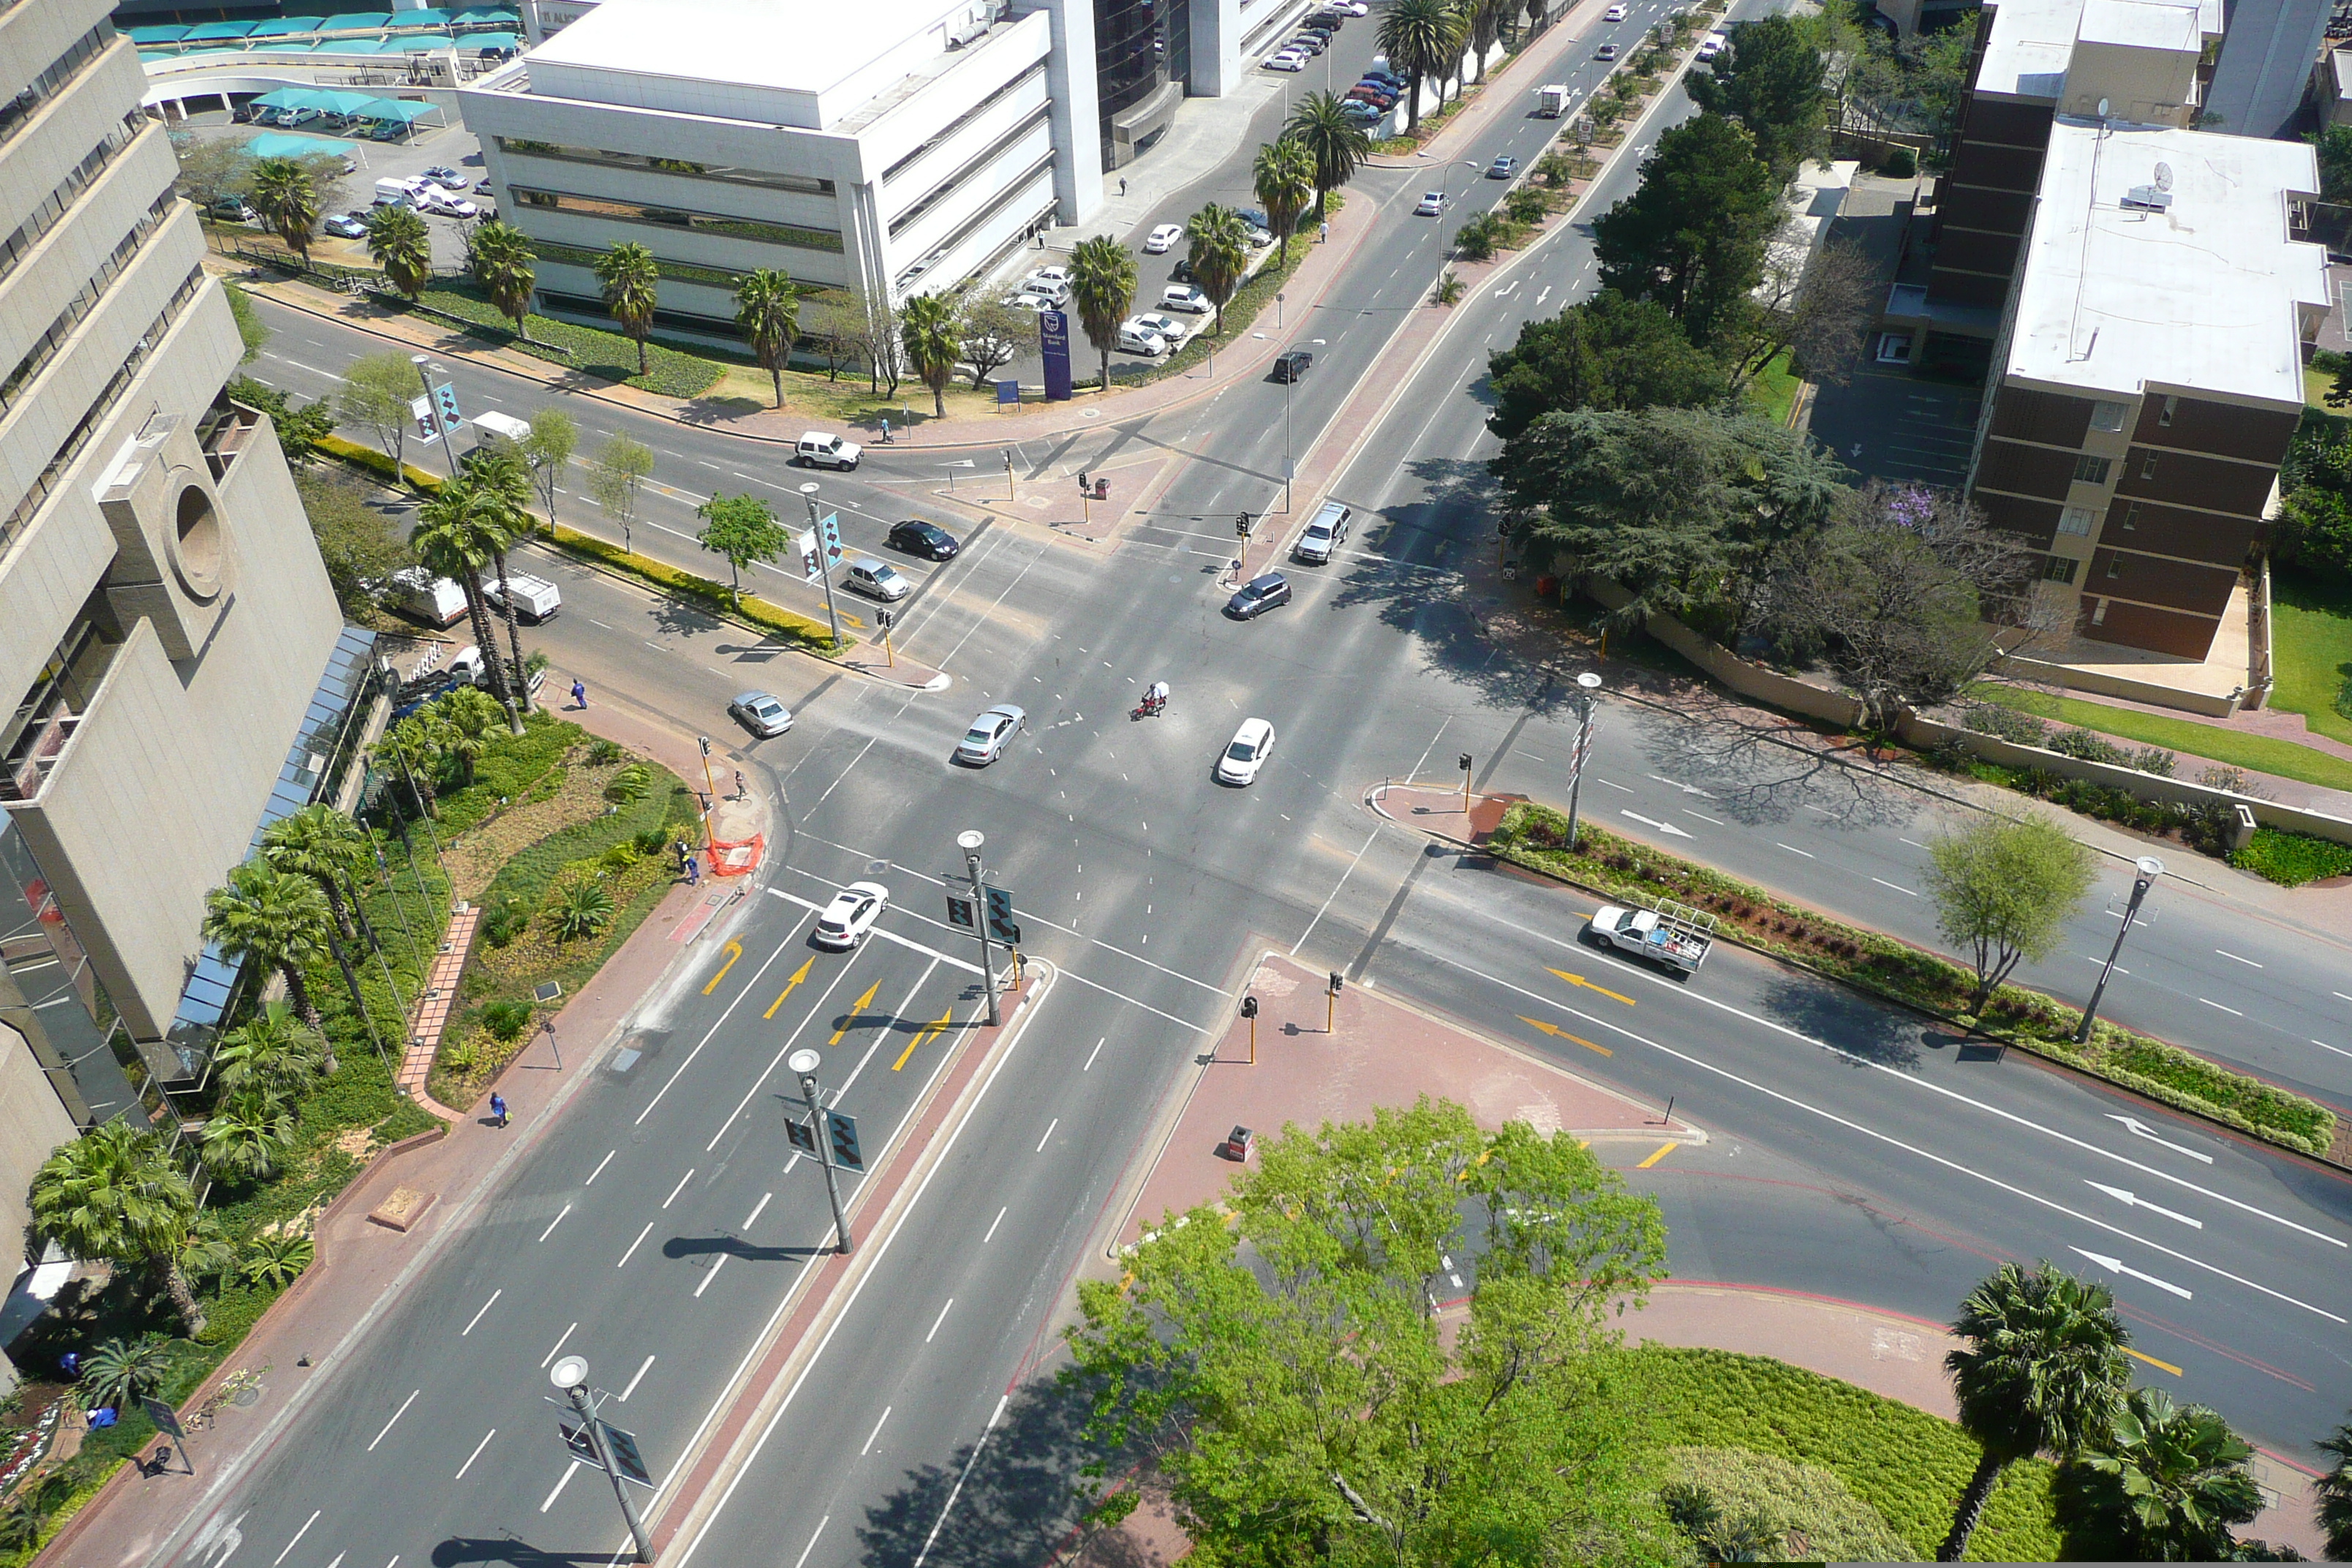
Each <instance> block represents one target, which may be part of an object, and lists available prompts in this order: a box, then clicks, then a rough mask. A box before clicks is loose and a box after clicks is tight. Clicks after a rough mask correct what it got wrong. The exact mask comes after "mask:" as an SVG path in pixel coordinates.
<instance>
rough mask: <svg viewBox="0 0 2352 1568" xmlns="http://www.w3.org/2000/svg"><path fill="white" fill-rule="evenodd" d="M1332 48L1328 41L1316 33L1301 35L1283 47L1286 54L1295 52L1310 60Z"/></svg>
mask: <svg viewBox="0 0 2352 1568" xmlns="http://www.w3.org/2000/svg"><path fill="white" fill-rule="evenodd" d="M1282 47H1283V52H1284V53H1285V54H1290V53H1294V52H1295V53H1297V54H1302V55H1305V56H1307V58H1310V59H1311V58H1314V57H1315V56H1317V55H1319V54H1321V53H1322V52H1323V51H1324V50H1325V49H1328V48H1329V47H1331V46H1330V44H1329V43H1328V41H1326V40H1325V39H1324V38H1322V37H1318V35H1316V34H1314V33H1301V34H1299V35H1298V36H1297V37H1295V38H1293V39H1291V40H1290V42H1288V43H1286V44H1285V45H1283V46H1282Z"/></svg>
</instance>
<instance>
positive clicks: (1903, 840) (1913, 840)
mask: <svg viewBox="0 0 2352 1568" xmlns="http://www.w3.org/2000/svg"><path fill="white" fill-rule="evenodd" d="M1895 841H1896V842H1897V843H1901V844H1908V845H1909V846H1911V847H1912V848H1914V849H1925V848H1926V847H1927V846H1926V845H1925V844H1922V843H1920V842H1919V841H1918V840H1917V839H1916V838H1906V837H1903V836H1902V835H1901V834H1899V833H1898V834H1896V835H1895Z"/></svg>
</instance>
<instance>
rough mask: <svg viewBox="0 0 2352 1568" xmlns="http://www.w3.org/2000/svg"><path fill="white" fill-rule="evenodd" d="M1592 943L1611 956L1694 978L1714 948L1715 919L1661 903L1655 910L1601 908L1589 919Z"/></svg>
mask: <svg viewBox="0 0 2352 1568" xmlns="http://www.w3.org/2000/svg"><path fill="white" fill-rule="evenodd" d="M1591 929H1592V939H1593V940H1594V941H1595V942H1599V943H1600V944H1601V946H1603V947H1605V948H1607V949H1609V950H1610V951H1611V952H1622V953H1629V954H1631V955H1632V956H1633V957H1635V958H1646V959H1648V960H1649V961H1650V962H1651V963H1655V964H1658V965H1660V966H1662V967H1664V968H1666V969H1671V970H1675V971H1676V972H1677V973H1683V974H1696V973H1698V966H1699V965H1700V964H1702V963H1706V953H1707V949H1709V948H1711V947H1713V946H1714V945H1715V917H1714V916H1713V915H1710V914H1706V913H1705V912H1703V911H1701V910H1695V909H1693V908H1691V907H1690V906H1689V905H1688V904H1685V903H1678V902H1676V901H1675V900H1673V899H1660V900H1658V907H1657V908H1655V909H1654V910H1628V909H1621V908H1620V907H1618V906H1617V905H1615V904H1604V905H1602V906H1601V909H1600V910H1598V911H1596V912H1595V913H1594V915H1593V917H1592V928H1591Z"/></svg>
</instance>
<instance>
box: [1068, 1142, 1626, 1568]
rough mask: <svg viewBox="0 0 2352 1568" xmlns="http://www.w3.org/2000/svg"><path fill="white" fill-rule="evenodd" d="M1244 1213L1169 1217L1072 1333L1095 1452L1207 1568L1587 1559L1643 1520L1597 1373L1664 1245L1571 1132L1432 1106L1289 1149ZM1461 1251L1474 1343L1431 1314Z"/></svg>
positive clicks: (1248, 1197) (1276, 1146)
mask: <svg viewBox="0 0 2352 1568" xmlns="http://www.w3.org/2000/svg"><path fill="white" fill-rule="evenodd" d="M1228 1206H1229V1208H1230V1210H1231V1215H1230V1218H1231V1223H1230V1224H1229V1223H1226V1221H1227V1217H1228V1216H1227V1215H1225V1214H1223V1213H1221V1212H1220V1211H1219V1210H1218V1209H1217V1208H1214V1207H1212V1206H1208V1205H1203V1206H1202V1207H1200V1208H1198V1209H1195V1210H1193V1211H1192V1213H1191V1214H1189V1215H1183V1216H1181V1218H1180V1216H1176V1215H1169V1216H1166V1217H1165V1218H1164V1219H1163V1220H1162V1221H1161V1223H1160V1225H1159V1226H1157V1227H1156V1228H1155V1229H1154V1230H1153V1232H1152V1233H1151V1235H1150V1237H1149V1238H1148V1239H1147V1240H1145V1241H1144V1242H1143V1243H1142V1244H1141V1245H1140V1246H1139V1247H1136V1248H1135V1249H1134V1250H1133V1251H1132V1252H1131V1253H1130V1254H1129V1256H1128V1258H1127V1265H1128V1269H1129V1279H1127V1280H1125V1281H1123V1282H1122V1283H1120V1284H1117V1285H1114V1284H1112V1283H1109V1282H1108V1281H1092V1282H1088V1283H1087V1284H1085V1285H1082V1286H1081V1287H1080V1291H1079V1308H1080V1313H1081V1318H1082V1321H1081V1322H1080V1323H1079V1324H1078V1325H1077V1326H1076V1328H1074V1329H1073V1330H1072V1331H1070V1334H1069V1343H1070V1348H1071V1352H1072V1360H1073V1363H1074V1365H1073V1368H1072V1370H1071V1372H1070V1373H1067V1374H1066V1381H1067V1383H1068V1384H1070V1385H1071V1386H1073V1387H1074V1388H1076V1390H1078V1391H1081V1392H1083V1393H1084V1394H1086V1395H1087V1396H1088V1397H1089V1399H1090V1401H1091V1408H1092V1419H1091V1421H1090V1423H1089V1427H1088V1434H1089V1436H1090V1437H1092V1438H1093V1439H1095V1440H1097V1441H1099V1442H1103V1443H1105V1444H1107V1445H1108V1446H1109V1447H1111V1448H1113V1449H1114V1450H1117V1449H1121V1448H1125V1449H1129V1450H1131V1455H1130V1456H1122V1455H1119V1454H1118V1453H1116V1452H1115V1453H1114V1454H1113V1455H1112V1456H1111V1457H1110V1458H1109V1461H1108V1464H1107V1465H1106V1466H1105V1467H1104V1468H1105V1469H1106V1470H1108V1468H1118V1469H1119V1470H1120V1471H1122V1472H1123V1471H1125V1470H1127V1469H1128V1468H1130V1466H1131V1464H1132V1463H1133V1461H1134V1459H1135V1458H1142V1459H1145V1460H1147V1461H1148V1462H1150V1463H1153V1464H1155V1465H1156V1467H1157V1469H1158V1472H1159V1477H1158V1479H1159V1481H1160V1482H1164V1483H1165V1484H1166V1485H1167V1486H1168V1487H1169V1489H1170V1491H1171V1496H1172V1498H1173V1500H1174V1501H1175V1503H1176V1506H1177V1508H1178V1510H1180V1512H1181V1515H1182V1517H1183V1519H1184V1521H1185V1525H1186V1530H1187V1532H1188V1534H1189V1535H1190V1537H1191V1541H1192V1549H1193V1551H1194V1552H1197V1553H1200V1554H1202V1560H1203V1561H1205V1562H1210V1563H1234V1564H1240V1563H1248V1564H1261V1565H1266V1568H1271V1565H1274V1564H1278V1563H1307V1562H1319V1563H1342V1564H1344V1563H1366V1564H1370V1563H1381V1564H1388V1565H1393V1568H1408V1565H1411V1568H1422V1565H1427V1568H1440V1565H1455V1564H1476V1563H1528V1564H1536V1563H1547V1562H1554V1561H1571V1560H1579V1557H1580V1551H1579V1549H1580V1548H1583V1547H1588V1546H1590V1545H1591V1542H1594V1541H1595V1540H1596V1539H1601V1538H1603V1537H1604V1536H1605V1534H1606V1533H1607V1531H1609V1530H1610V1529H1611V1527H1612V1526H1613V1525H1614V1524H1615V1522H1616V1521H1617V1520H1618V1519H1619V1518H1620V1517H1621V1516H1622V1514H1624V1513H1625V1512H1626V1511H1628V1510H1629V1509H1630V1508H1631V1507H1632V1505H1633V1493H1634V1490H1635V1488H1636V1485H1637V1483H1636V1482H1635V1480H1634V1479H1633V1466H1632V1462H1631V1461H1632V1454H1631V1451H1630V1449H1631V1445H1630V1442H1629V1440H1628V1436H1627V1432H1626V1423H1625V1421H1624V1420H1623V1418H1622V1412H1621V1411H1619V1410H1617V1409H1615V1408H1613V1407H1612V1400H1611V1397H1610V1395H1611V1393H1612V1390H1611V1389H1610V1388H1609V1387H1608V1386H1607V1384H1606V1382H1605V1379H1606V1373H1605V1372H1604V1371H1603V1367H1604V1365H1605V1362H1604V1360H1603V1359H1602V1358H1597V1357H1596V1356H1595V1355H1594V1354H1593V1353H1592V1352H1596V1351H1600V1350H1602V1349H1605V1348H1607V1347H1609V1346H1611V1345H1612V1344H1613V1343H1615V1342H1616V1341H1617V1337H1618V1336H1617V1334H1616V1332H1615V1331H1613V1330H1612V1328H1611V1326H1610V1322H1611V1319H1612V1316H1613V1315H1614V1314H1615V1313H1616V1312H1618V1311H1620V1310H1622V1309H1623V1307H1624V1306H1626V1305H1629V1304H1637V1303H1638V1302H1639V1301H1640V1300H1642V1299H1643V1296H1644V1295H1645V1294H1646V1292H1647V1289H1648V1287H1649V1284H1650V1282H1651V1280H1652V1279H1654V1278H1656V1277H1657V1276H1658V1275H1659V1274H1660V1273H1661V1272H1663V1270H1664V1262H1665V1228H1664V1223H1663V1221H1662V1220H1661V1218H1660V1216H1659V1214H1658V1209H1657V1205H1656V1203H1655V1200H1654V1199H1651V1198H1649V1197H1646V1196H1641V1195H1637V1194H1632V1193H1629V1192H1628V1191H1626V1190H1625V1188H1624V1186H1623V1184H1622V1182H1621V1181H1620V1180H1619V1178H1618V1177H1617V1176H1616V1175H1615V1174H1613V1173H1611V1172H1610V1171H1609V1170H1607V1169H1606V1168H1605V1167H1603V1166H1602V1165H1601V1163H1599V1162H1598V1161H1596V1160H1595V1159H1593V1157H1592V1156H1591V1153H1590V1152H1587V1151H1585V1150H1584V1149H1581V1148H1580V1147H1579V1146H1578V1145H1577V1142H1576V1140H1575V1139H1574V1138H1573V1137H1571V1136H1570V1135H1569V1134H1567V1133H1565V1132H1560V1133H1554V1134H1553V1135H1551V1136H1550V1137H1549V1138H1546V1137H1543V1136H1541V1135H1539V1134H1538V1133H1536V1132H1535V1131H1532V1130H1531V1129H1529V1128H1528V1126H1527V1125H1525V1124H1524V1123H1511V1124H1509V1125H1507V1126H1506V1127H1504V1128H1503V1129H1502V1130H1501V1131H1498V1132H1494V1133H1487V1132H1484V1131H1480V1129H1479V1128H1478V1127H1477V1125H1476V1124H1475V1122H1474V1121H1472V1120H1471V1118H1470V1115H1469V1113H1468V1112H1467V1111H1466V1110H1464V1109H1463V1108H1462V1107H1460V1106H1458V1105H1454V1104H1451V1103H1446V1102H1432V1101H1430V1100H1427V1099H1423V1100H1422V1101H1421V1102H1420V1103H1419V1104H1418V1105H1416V1106H1414V1107H1413V1108H1412V1109H1410V1110H1391V1109H1382V1110H1377V1111H1375V1112H1374V1113H1373V1118H1372V1120H1371V1121H1370V1122H1368V1123H1367V1122H1358V1123H1350V1124H1346V1125H1338V1126H1334V1125H1330V1124H1326V1125H1325V1126H1324V1127H1323V1128H1322V1129H1321V1130H1320V1131H1318V1132H1312V1133H1310V1132H1306V1131H1300V1130H1298V1129H1296V1128H1292V1129H1287V1130H1286V1131H1285V1133H1284V1135H1283V1136H1282V1137H1281V1138H1279V1139H1277V1140H1275V1141H1273V1142H1269V1143H1268V1144H1266V1145H1265V1147H1264V1148H1263V1149H1262V1151H1261V1152H1260V1162H1259V1165H1258V1168H1256V1169H1255V1170H1244V1172H1243V1173H1240V1174H1238V1175H1237V1176H1236V1177H1235V1178H1234V1187H1233V1191H1232V1193H1231V1194H1230V1196H1229V1199H1228ZM1244 1249H1246V1251H1245V1250H1244ZM1463 1256H1475V1257H1476V1258H1477V1259H1478V1268H1477V1271H1476V1274H1477V1282H1476V1284H1475V1287H1474V1289H1472V1291H1471V1295H1470V1300H1469V1303H1468V1310H1467V1314H1466V1317H1465V1319H1464V1320H1463V1321H1462V1322H1461V1323H1460V1324H1459V1326H1458V1329H1457V1328H1455V1327H1454V1325H1441V1323H1440V1321H1438V1318H1437V1316H1436V1313H1435V1310H1434V1303H1435V1300H1436V1292H1437V1291H1438V1290H1439V1289H1441V1288H1442V1287H1443V1286H1444V1283H1445V1281H1446V1277H1447V1275H1448V1273H1449V1272H1450V1271H1451V1268H1450V1263H1451V1260H1452V1259H1454V1258H1460V1257H1463ZM1097 1473H1101V1472H1097Z"/></svg>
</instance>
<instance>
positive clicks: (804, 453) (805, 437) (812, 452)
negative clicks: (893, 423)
mask: <svg viewBox="0 0 2352 1568" xmlns="http://www.w3.org/2000/svg"><path fill="white" fill-rule="evenodd" d="M865 455H866V448H865V447H861V446H859V445H858V444H857V443H856V442H855V441H849V440H845V439H843V438H842V437H839V436H828V435H826V434H825V433H824V431H822V430H803V431H802V432H801V439H800V445H799V446H797V447H794V448H793V458H795V460H797V461H799V462H800V463H802V464H803V465H804V466H806V467H808V468H839V469H841V470H842V471H843V472H847V471H848V470H849V469H851V468H856V467H857V459H858V458H862V457H864V456H865Z"/></svg>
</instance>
